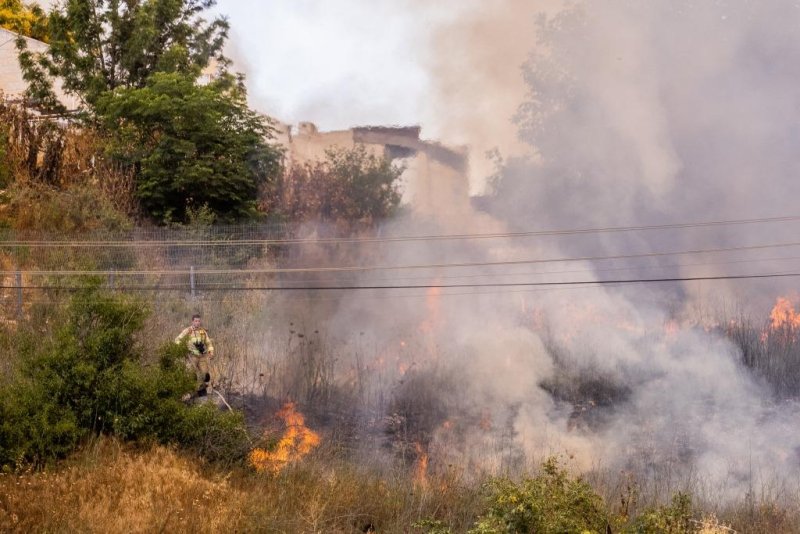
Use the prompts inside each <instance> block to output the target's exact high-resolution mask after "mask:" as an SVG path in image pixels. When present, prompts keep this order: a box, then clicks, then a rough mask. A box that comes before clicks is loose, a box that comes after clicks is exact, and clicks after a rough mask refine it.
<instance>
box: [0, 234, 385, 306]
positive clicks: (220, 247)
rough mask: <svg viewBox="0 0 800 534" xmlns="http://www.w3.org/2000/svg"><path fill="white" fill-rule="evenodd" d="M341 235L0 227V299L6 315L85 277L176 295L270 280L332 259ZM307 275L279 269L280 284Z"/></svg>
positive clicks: (113, 285) (115, 286)
mask: <svg viewBox="0 0 800 534" xmlns="http://www.w3.org/2000/svg"><path fill="white" fill-rule="evenodd" d="M352 235H353V234H352V233H350V232H348V234H347V236H346V237H350V236H352ZM372 235H374V233H373V234H372ZM342 237H343V236H341V235H337V233H336V229H335V228H331V227H327V226H322V225H317V226H314V225H308V224H305V225H297V224H269V225H264V224H258V225H257V224H250V225H235V226H213V227H211V226H208V227H178V228H168V227H167V228H162V227H157V228H135V229H131V230H128V231H117V232H110V231H96V232H91V233H83V234H81V235H79V236H76V235H71V234H65V233H59V232H37V231H22V230H9V229H2V230H0V273H2V283H1V284H0V286H1V287H0V303H2V305H3V309H4V314H3V315H5V316H8V315H9V310H10V309H13V310H15V311H16V312H17V313H19V312H20V310H21V308H22V307H23V306H24V305H25V302H26V301H29V300H31V298H34V295H35V294H36V293H37V292H42V291H43V290H45V289H53V288H63V289H74V288H75V287H78V286H81V285H85V284H86V283H87V282H88V280H90V279H93V280H94V281H93V283H95V284H100V285H102V286H106V287H108V288H113V289H118V290H127V291H137V292H143V291H150V292H161V293H169V292H174V293H175V295H180V296H181V298H184V297H185V296H187V295H189V296H196V295H197V293H198V292H201V291H206V292H208V291H212V290H224V289H241V288H244V287H248V286H264V285H267V284H270V283H274V282H275V281H276V276H277V275H276V273H275V267H276V266H277V265H281V266H284V267H285V266H291V265H293V258H295V259H297V261H307V260H308V258H309V257H311V258H314V259H315V261H317V260H318V263H319V264H321V265H324V264H325V262H326V261H328V262H330V261H334V260H333V259H332V258H336V256H337V253H336V250H337V249H338V247H340V246H344V245H340V244H338V243H337V239H340V238H342ZM326 240H331V241H332V242H329V243H327V244H326ZM321 249H324V251H322V250H321ZM303 258H304V259H303ZM308 276H309V275H308V274H307V273H306V274H302V273H298V274H297V275H296V276H294V277H293V276H292V275H291V273H289V274H286V273H283V274H282V275H281V282H282V283H289V284H290V283H292V280H293V279H301V278H302V279H307V278H308ZM345 276H346V275H345ZM164 296H165V295H164Z"/></svg>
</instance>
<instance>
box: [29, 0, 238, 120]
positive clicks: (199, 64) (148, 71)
mask: <svg viewBox="0 0 800 534" xmlns="http://www.w3.org/2000/svg"><path fill="white" fill-rule="evenodd" d="M215 3H216V1H215V0H66V1H65V2H64V3H63V4H61V5H58V6H56V7H55V8H54V9H53V10H52V11H51V12H50V14H49V17H48V24H49V28H50V47H49V49H48V51H47V53H45V54H33V53H31V52H30V51H28V50H27V49H26V46H25V41H24V40H18V41H17V46H18V48H19V49H20V64H21V66H22V68H23V72H24V75H25V77H26V80H27V81H28V83H29V88H28V95H29V97H31V99H32V100H33V101H35V102H38V103H39V104H40V105H41V106H42V107H45V108H55V109H57V108H59V107H60V106H59V104H58V101H57V99H56V98H55V94H54V92H53V84H52V79H53V78H56V77H57V78H58V79H59V80H60V81H61V84H62V88H63V90H64V91H65V92H66V93H67V94H69V95H73V96H75V97H77V98H79V99H80V101H81V102H82V103H83V105H84V106H85V107H86V108H88V109H87V110H88V111H93V108H94V106H95V105H96V103H97V101H98V100H99V99H100V97H101V96H102V95H103V94H104V93H105V92H107V91H113V90H114V89H116V88H120V87H121V88H143V87H145V86H146V85H147V82H148V79H149V78H150V76H151V75H152V74H154V73H156V72H179V73H183V74H187V75H192V76H193V77H195V78H196V77H197V76H199V75H200V73H201V71H202V70H203V69H205V68H207V67H209V65H211V63H212V62H215V63H216V65H217V66H218V69H219V70H220V73H225V72H226V67H227V65H228V61H227V59H226V58H225V57H224V56H223V55H222V52H221V50H222V46H223V44H224V42H225V39H226V37H227V32H228V23H227V21H226V20H224V19H223V18H215V19H213V20H212V21H210V22H208V21H206V20H205V19H204V18H203V17H202V15H203V13H204V12H205V11H207V10H208V9H209V8H211V7H212V6H213V5H214V4H215Z"/></svg>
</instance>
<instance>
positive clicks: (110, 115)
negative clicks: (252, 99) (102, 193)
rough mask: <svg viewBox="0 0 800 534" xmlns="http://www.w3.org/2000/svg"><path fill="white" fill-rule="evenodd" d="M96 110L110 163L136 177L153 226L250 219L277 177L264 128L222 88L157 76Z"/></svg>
mask: <svg viewBox="0 0 800 534" xmlns="http://www.w3.org/2000/svg"><path fill="white" fill-rule="evenodd" d="M97 109H98V112H99V116H102V117H103V126H104V127H105V128H106V129H107V131H108V138H109V139H110V141H109V144H108V148H109V152H110V154H111V156H112V157H114V158H115V159H117V160H119V161H122V162H123V163H125V164H127V165H129V166H131V167H132V168H133V169H134V170H135V171H136V175H137V184H136V191H137V195H138V197H139V199H140V201H141V203H142V207H143V208H144V209H145V211H146V212H147V213H149V214H150V215H152V216H153V217H154V218H156V219H157V220H160V221H163V222H167V221H185V220H186V219H187V216H188V211H189V210H197V209H199V208H203V207H206V208H208V209H210V210H211V211H212V212H213V213H214V215H215V216H216V218H217V219H219V220H222V221H230V220H233V219H241V218H247V217H251V216H254V215H255V214H256V197H257V193H258V189H259V186H260V185H262V184H263V183H264V182H266V181H267V180H268V179H270V178H271V177H273V176H275V175H276V174H277V173H278V172H279V168H280V160H281V154H280V152H279V150H278V149H277V148H275V147H274V146H272V145H270V144H268V143H267V139H268V138H269V137H270V136H271V135H272V128H271V126H270V123H269V121H268V120H267V119H266V118H265V117H263V116H261V115H259V114H257V113H255V112H253V111H251V110H250V109H248V107H247V103H246V102H245V100H244V95H243V93H241V92H240V91H237V90H231V89H230V88H229V87H227V85H226V84H225V82H224V81H223V82H219V81H217V82H212V83H210V84H208V85H197V84H196V83H194V80H193V79H192V77H191V76H187V75H185V74H180V73H174V72H173V73H156V74H153V75H152V76H150V77H149V78H148V83H147V85H146V86H145V87H143V88H133V87H129V88H121V89H117V90H116V91H113V92H106V93H105V94H104V96H103V97H102V98H100V100H99V101H98V107H97Z"/></svg>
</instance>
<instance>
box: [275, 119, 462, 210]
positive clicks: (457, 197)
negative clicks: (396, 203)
mask: <svg viewBox="0 0 800 534" xmlns="http://www.w3.org/2000/svg"><path fill="white" fill-rule="evenodd" d="M277 130H278V131H277V135H276V137H277V139H276V141H277V142H278V143H280V144H281V145H282V146H283V147H284V148H285V149H286V156H287V163H289V164H291V163H297V164H303V163H306V162H313V161H320V160H323V159H325V151H326V150H328V149H330V148H333V147H338V148H344V149H351V148H354V147H355V146H357V145H360V146H364V147H365V148H366V149H367V151H369V152H370V153H372V154H374V155H376V156H380V157H384V156H385V157H389V158H391V159H394V160H395V161H400V162H401V163H402V164H403V165H404V166H405V167H406V172H404V173H403V176H402V177H401V179H402V181H403V185H404V195H403V200H404V202H406V203H408V204H409V205H410V206H411V207H412V208H413V209H415V210H418V211H421V212H424V213H433V212H436V211H439V212H441V211H448V212H450V211H453V210H455V211H461V210H462V209H466V208H467V207H468V205H469V180H468V175H467V152H466V149H464V148H455V149H454V148H450V147H447V146H445V145H442V144H439V143H435V142H431V141H425V140H422V139H420V137H419V136H420V128H419V127H418V126H412V127H405V128H403V127H383V126H368V127H358V128H352V129H350V130H338V131H331V132H320V131H319V130H318V129H317V127H316V126H315V125H314V124H313V123H310V122H303V123H300V124H299V125H298V126H297V128H296V129H294V128H292V127H291V126H288V125H286V124H282V123H278V125H277Z"/></svg>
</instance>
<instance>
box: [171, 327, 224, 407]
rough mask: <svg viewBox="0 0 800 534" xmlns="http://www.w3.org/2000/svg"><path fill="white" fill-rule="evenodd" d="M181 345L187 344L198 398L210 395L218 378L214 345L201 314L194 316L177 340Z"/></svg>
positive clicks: (188, 363)
mask: <svg viewBox="0 0 800 534" xmlns="http://www.w3.org/2000/svg"><path fill="white" fill-rule="evenodd" d="M181 343H185V344H186V349H187V350H188V353H187V355H186V360H187V365H188V366H189V368H191V369H193V370H194V372H195V374H196V375H197V396H198V397H204V396H206V395H207V394H208V391H209V388H211V387H213V385H214V381H215V380H216V378H217V377H216V376H215V375H216V373H215V372H214V369H213V367H214V366H213V364H212V360H213V359H214V345H213V344H212V342H211V337H210V336H209V335H208V332H207V331H206V329H205V328H203V327H202V325H201V318H200V315H199V314H194V315H192V324H191V326H188V327H186V328H184V330H183V331H182V332H181V333H180V334H178V337H176V338H175V344H176V345H180V344H181Z"/></svg>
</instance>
